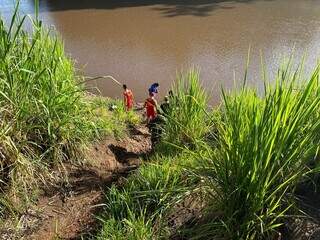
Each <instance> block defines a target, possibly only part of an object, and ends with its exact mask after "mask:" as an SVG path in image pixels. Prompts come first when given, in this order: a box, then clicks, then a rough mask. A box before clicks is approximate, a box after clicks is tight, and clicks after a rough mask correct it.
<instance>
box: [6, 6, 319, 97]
mask: <svg viewBox="0 0 320 240" xmlns="http://www.w3.org/2000/svg"><path fill="white" fill-rule="evenodd" d="M33 5H34V4H33V0H22V1H21V7H22V11H23V12H25V13H32V12H33V8H34V6H33ZM12 7H13V1H12V0H0V11H1V13H2V15H3V16H6V17H8V16H9V15H10V12H11V11H12ZM40 10H41V17H42V18H43V19H44V21H45V22H46V23H47V24H49V25H54V26H55V27H56V29H57V30H58V31H59V32H60V34H61V35H62V37H63V39H64V40H65V45H66V50H67V52H68V53H70V54H71V56H72V57H74V58H75V59H76V60H77V63H76V64H77V67H78V68H79V70H81V71H83V72H84V74H85V75H87V76H97V75H106V74H111V75H113V76H114V77H115V78H117V79H118V80H120V81H121V82H125V83H127V85H128V86H129V87H130V88H132V89H133V90H134V92H135V94H136V96H137V99H138V100H140V101H141V100H143V98H144V97H145V96H146V93H147V87H148V85H149V84H151V83H152V82H159V83H160V85H161V91H162V95H164V94H165V92H166V91H167V89H168V88H169V86H170V84H171V83H172V82H173V81H174V79H175V76H176V72H177V71H180V70H183V69H184V70H186V69H188V68H190V67H192V66H196V67H199V68H200V70H201V79H202V81H203V84H204V85H205V87H206V88H207V89H208V91H209V92H210V96H211V97H212V99H211V101H212V103H216V102H218V101H219V98H220V86H224V87H225V88H228V89H229V88H232V87H233V86H234V75H235V79H236V82H237V83H239V82H241V81H242V78H243V70H244V67H245V63H246V56H247V52H248V48H249V46H251V61H250V62H251V64H250V68H249V79H248V82H249V84H251V85H255V86H258V87H262V82H261V77H260V76H261V74H260V53H262V55H263V58H264V61H265V62H266V66H267V70H268V72H269V75H272V73H273V72H275V70H276V66H277V65H278V63H279V62H280V61H281V59H282V57H283V56H284V55H288V54H290V52H291V51H292V50H293V48H294V49H295V54H296V56H297V57H298V58H299V57H300V56H301V55H302V54H303V53H306V55H307V60H306V66H307V68H308V69H310V68H311V66H312V65H314V63H315V61H316V60H317V59H318V56H319V53H320V44H319V40H320V0H233V1H224V0H184V1H183V0H172V1H169V0H154V1H151V0H144V1H130V0H126V1H124V0H111V1H109V0H105V1H103V0H100V1H99V0H68V1H65V0H47V1H45V0H42V1H40ZM94 84H95V85H96V86H97V87H98V88H99V89H100V91H101V93H102V94H103V95H105V96H111V97H117V96H118V97H119V96H121V95H120V94H121V90H120V89H119V87H118V86H116V85H114V84H113V83H112V82H110V81H109V80H99V81H97V82H95V83H94Z"/></svg>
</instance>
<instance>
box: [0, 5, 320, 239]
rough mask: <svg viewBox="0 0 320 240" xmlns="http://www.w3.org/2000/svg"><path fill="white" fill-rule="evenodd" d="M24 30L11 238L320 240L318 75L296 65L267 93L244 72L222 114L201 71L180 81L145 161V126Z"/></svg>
mask: <svg viewBox="0 0 320 240" xmlns="http://www.w3.org/2000/svg"><path fill="white" fill-rule="evenodd" d="M17 8H18V7H17ZM25 19H26V18H22V19H18V18H16V15H14V17H13V20H12V24H11V26H5V24H4V22H3V21H0V46H1V48H0V55H1V59H3V61H2V62H1V64H0V113H1V114H0V125H1V128H0V139H1V144H0V160H1V165H0V187H1V195H0V207H1V209H0V210H1V211H0V214H1V219H2V221H1V227H2V234H3V235H2V237H3V238H5V239H8V238H9V237H12V238H23V237H24V238H27V239H29V238H30V237H33V238H34V239H43V238H52V239H55V238H65V239H68V238H80V237H83V238H87V239H90V238H93V239H101V240H102V239H111V240H124V239H126V240H127V239H130V240H147V239H148V240H149V239H217V240H218V239H219V240H230V239H232V240H253V239H254V240H266V239H268V240H269V239H270V240H275V239H277V240H280V239H281V240H284V239H286V240H287V239H290V236H291V238H293V239H299V238H298V237H296V236H297V235H295V230H298V232H300V233H302V235H301V239H310V238H311V237H316V236H317V235H316V234H317V231H318V229H319V224H318V222H317V216H318V214H315V215H313V213H314V212H315V213H317V211H318V209H320V207H319V206H318V205H317V203H315V202H313V201H312V200H310V199H312V198H315V199H318V195H317V191H316V189H317V186H318V185H319V171H320V167H319V166H320V165H319V159H318V148H319V144H320V138H319V132H320V111H319V109H320V91H319V86H320V80H319V79H320V66H319V65H316V67H315V69H314V70H313V72H312V74H311V75H309V76H307V77H306V75H305V74H304V71H303V67H302V65H301V66H298V67H297V68H295V67H294V64H293V60H292V59H289V60H288V61H286V62H285V63H284V64H283V65H281V66H279V69H278V71H277V74H276V75H275V76H274V81H273V82H269V81H268V80H267V78H266V73H265V72H263V74H262V76H263V79H262V80H263V81H262V82H264V91H263V93H260V92H259V91H258V90H257V89H253V88H250V87H249V86H248V85H247V73H248V72H247V71H246V74H245V76H244V81H243V82H242V87H241V88H239V89H237V90H234V91H232V92H226V91H225V90H223V89H222V91H221V103H220V105H219V106H217V107H216V108H214V109H212V108H210V107H209V102H208V99H209V96H208V93H207V92H206V90H205V88H204V87H203V85H202V82H201V79H200V73H199V71H197V70H195V69H192V70H190V71H189V72H186V73H182V74H180V75H178V76H177V80H176V82H175V83H174V84H173V86H172V87H171V88H172V95H170V96H169V105H167V108H166V110H165V111H164V112H162V115H161V116H160V117H159V118H158V119H156V120H157V123H158V125H155V126H153V127H155V128H153V130H154V131H152V132H153V133H156V134H158V135H157V136H156V137H157V138H156V139H157V140H158V141H157V144H156V145H155V147H154V148H153V149H152V154H150V155H149V154H148V153H149V152H150V150H151V149H150V136H149V134H148V131H147V129H146V127H145V126H143V125H142V124H141V123H142V121H141V115H139V114H137V113H136V112H134V111H129V112H126V111H125V110H124V108H123V104H122V102H121V101H119V100H113V99H108V98H102V97H97V96H92V95H89V94H88V93H86V91H85V86H84V81H83V78H82V77H81V76H77V75H76V74H75V69H74V62H73V61H72V59H70V58H69V57H67V56H66V55H65V53H64V48H63V43H62V41H61V40H60V39H59V37H57V36H56V35H55V34H53V33H52V32H50V30H48V29H46V28H45V27H43V25H42V24H41V22H40V21H38V20H37V19H35V20H33V22H32V26H33V32H25V31H23V30H22V29H23V28H22V27H20V26H23V24H24V21H25ZM153 139H155V138H153ZM141 159H143V162H141ZM133 170H134V171H133ZM129 173H130V174H129ZM123 176H125V177H123ZM306 199H307V201H306ZM94 215H96V216H94ZM96 218H97V219H99V221H96V220H95V219H96ZM305 226H307V227H305ZM298 234H299V233H298Z"/></svg>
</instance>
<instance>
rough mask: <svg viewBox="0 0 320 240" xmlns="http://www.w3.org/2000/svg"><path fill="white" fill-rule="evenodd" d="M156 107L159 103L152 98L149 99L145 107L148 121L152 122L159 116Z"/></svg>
mask: <svg viewBox="0 0 320 240" xmlns="http://www.w3.org/2000/svg"><path fill="white" fill-rule="evenodd" d="M156 105H157V103H156V101H155V100H154V99H153V98H152V97H149V98H147V100H146V101H145V103H144V106H145V108H146V112H147V118H148V121H152V120H153V119H155V118H156V116H157V110H156Z"/></svg>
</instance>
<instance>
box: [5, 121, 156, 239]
mask: <svg viewBox="0 0 320 240" xmlns="http://www.w3.org/2000/svg"><path fill="white" fill-rule="evenodd" d="M129 132H130V133H129V136H128V137H126V138H124V139H122V140H116V139H114V138H108V139H105V140H102V141H99V142H97V143H95V144H93V145H92V146H91V147H90V148H89V149H88V151H87V154H86V158H87V164H84V165H83V166H76V165H71V164H67V165H65V166H64V170H63V171H57V174H58V172H63V173H64V174H65V177H61V178H60V181H58V182H57V183H56V184H55V186H50V187H48V188H47V189H45V190H44V194H42V195H41V196H40V198H39V200H38V201H37V203H36V204H35V205H34V206H33V207H32V208H30V209H28V210H27V211H26V212H25V213H24V214H23V215H22V216H21V217H20V218H19V221H18V223H15V224H13V223H10V224H8V226H9V225H11V226H10V227H7V228H5V229H2V230H0V239H34V240H37V239H39V240H40V239H41V240H42V239H57V238H58V239H80V238H81V237H82V236H84V235H87V234H88V233H89V234H90V232H92V231H94V229H95V228H96V226H97V220H96V218H95V215H96V214H97V213H98V212H99V210H100V209H101V206H99V205H101V204H103V196H104V194H103V190H104V189H106V187H108V186H111V184H113V183H118V182H119V181H121V179H122V178H123V177H125V176H126V175H127V174H129V173H130V172H131V171H133V170H134V169H136V168H137V167H138V166H139V164H140V161H141V160H140V159H141V157H143V156H144V155H146V154H148V152H149V151H150V150H151V143H150V135H149V133H148V129H147V128H146V127H145V126H143V125H139V126H134V127H130V129H129ZM59 174H61V173H59ZM13 225H18V227H16V229H15V230H14V228H13ZM17 229H18V230H17Z"/></svg>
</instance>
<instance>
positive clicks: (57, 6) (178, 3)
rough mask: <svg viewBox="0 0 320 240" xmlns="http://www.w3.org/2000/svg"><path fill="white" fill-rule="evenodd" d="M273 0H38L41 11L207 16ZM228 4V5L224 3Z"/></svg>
mask: <svg viewBox="0 0 320 240" xmlns="http://www.w3.org/2000/svg"><path fill="white" fill-rule="evenodd" d="M29 1H30V2H32V3H33V2H34V1H33V0H29ZM257 1H273V0H172V1H170V0H140V1H139V0H138V1H133V0H109V1H108V0H105V1H103V0H68V1H65V0H40V10H41V11H66V10H81V9H110V10H111V9H118V8H129V7H143V6H145V7H146V6H147V7H153V8H152V9H153V10H156V11H160V12H161V14H162V15H163V16H165V17H177V16H185V15H191V16H199V17H205V16H209V15H210V12H212V11H214V10H217V9H232V8H233V6H232V4H234V3H247V4H248V3H252V2H257ZM226 4H228V5H226Z"/></svg>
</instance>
